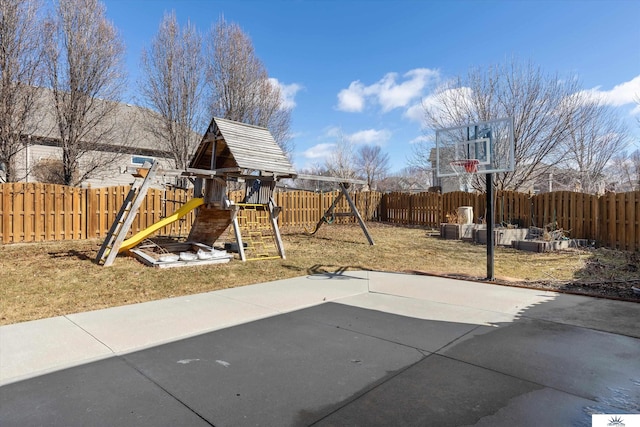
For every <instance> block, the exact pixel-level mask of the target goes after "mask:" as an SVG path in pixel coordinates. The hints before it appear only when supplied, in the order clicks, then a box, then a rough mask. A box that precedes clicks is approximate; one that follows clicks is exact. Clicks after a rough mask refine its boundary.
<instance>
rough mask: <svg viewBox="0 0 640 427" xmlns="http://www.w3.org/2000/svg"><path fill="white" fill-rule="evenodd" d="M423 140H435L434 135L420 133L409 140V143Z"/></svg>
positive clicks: (417, 142)
mask: <svg viewBox="0 0 640 427" xmlns="http://www.w3.org/2000/svg"><path fill="white" fill-rule="evenodd" d="M422 142H433V135H430V136H428V135H420V136H417V137H415V138H413V139H412V140H411V141H409V144H419V143H422Z"/></svg>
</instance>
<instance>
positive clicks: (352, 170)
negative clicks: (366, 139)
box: [325, 132, 358, 179]
mask: <svg viewBox="0 0 640 427" xmlns="http://www.w3.org/2000/svg"><path fill="white" fill-rule="evenodd" d="M325 169H326V171H327V174H328V175H329V176H334V177H338V178H347V179H355V178H357V177H358V172H357V170H356V158H355V154H354V152H353V144H351V142H349V141H348V140H347V139H346V138H345V137H344V135H343V134H342V132H339V133H338V135H337V139H336V143H335V149H334V150H333V151H332V152H331V154H330V155H329V157H328V158H327V159H326V161H325Z"/></svg>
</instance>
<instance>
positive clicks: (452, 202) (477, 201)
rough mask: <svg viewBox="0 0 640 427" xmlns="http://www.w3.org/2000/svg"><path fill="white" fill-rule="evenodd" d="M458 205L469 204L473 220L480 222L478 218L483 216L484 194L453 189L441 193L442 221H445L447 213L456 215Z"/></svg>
mask: <svg viewBox="0 0 640 427" xmlns="http://www.w3.org/2000/svg"><path fill="white" fill-rule="evenodd" d="M460 206H471V207H472V208H473V216H474V222H480V221H479V218H484V216H485V197H484V195H478V194H475V193H465V192H464V191H454V192H451V193H445V194H443V195H442V211H443V213H444V216H445V217H444V218H443V221H442V222H447V221H446V216H447V215H457V212H458V208H459V207H460Z"/></svg>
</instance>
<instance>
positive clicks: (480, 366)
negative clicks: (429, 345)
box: [434, 353, 601, 404]
mask: <svg viewBox="0 0 640 427" xmlns="http://www.w3.org/2000/svg"><path fill="white" fill-rule="evenodd" d="M434 354H437V355H438V356H441V357H444V358H446V359H449V360H453V361H455V362H458V363H464V364H465V365H468V366H473V367H474V368H479V369H483V370H485V371H489V372H493V373H496V374H500V375H504V376H505V377H509V378H513V379H516V380H518V381H524V382H527V383H529V384H534V385H536V386H539V387H541V388H546V389H549V390H554V391H557V392H559V393H563V394H567V395H569V396H574V397H578V398H580V399H585V400H588V401H590V402H593V403H595V404H599V403H601V402H598V401H597V400H594V399H593V398H591V397H589V396H581V395H579V394H576V393H573V392H571V391H567V390H562V389H560V388H558V387H555V386H552V385H548V384H542V383H539V382H537V381H532V380H528V379H525V378H520V377H518V376H516V375H513V374H509V373H507V372H502V371H499V370H497V369H493V368H488V367H486V366H482V365H478V364H476V363H471V362H468V361H466V360H461V359H456V358H455V357H451V356H448V355H446V354H442V353H434Z"/></svg>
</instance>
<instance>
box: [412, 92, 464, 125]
mask: <svg viewBox="0 0 640 427" xmlns="http://www.w3.org/2000/svg"><path fill="white" fill-rule="evenodd" d="M471 95H472V91H471V88H468V87H454V88H447V86H444V87H443V88H440V89H437V90H435V91H434V92H432V93H430V94H429V95H428V96H426V97H424V98H423V99H422V100H421V101H420V102H418V103H416V104H414V105H412V106H411V107H409V108H407V110H406V111H405V113H404V117H406V118H407V119H409V120H412V121H414V122H417V123H420V124H421V125H424V119H425V108H429V109H431V108H433V109H435V111H437V110H445V108H444V106H443V105H442V101H441V100H442V99H456V100H457V103H459V104H461V105H462V104H465V103H468V102H470V100H471ZM452 125H453V124H452Z"/></svg>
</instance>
